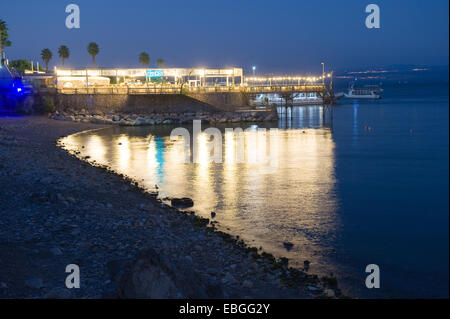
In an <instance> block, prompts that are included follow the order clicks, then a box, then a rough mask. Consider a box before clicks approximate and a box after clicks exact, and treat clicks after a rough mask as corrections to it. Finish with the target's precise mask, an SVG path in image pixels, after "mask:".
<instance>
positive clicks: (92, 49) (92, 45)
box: [87, 42, 100, 65]
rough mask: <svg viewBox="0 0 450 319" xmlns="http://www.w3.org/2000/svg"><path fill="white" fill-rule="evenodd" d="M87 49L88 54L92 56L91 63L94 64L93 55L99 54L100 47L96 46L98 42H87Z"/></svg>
mask: <svg viewBox="0 0 450 319" xmlns="http://www.w3.org/2000/svg"><path fill="white" fill-rule="evenodd" d="M87 50H88V52H89V54H90V55H91V56H92V63H93V64H94V65H95V56H96V55H97V54H99V52H100V49H99V48H98V44H97V43H95V42H91V43H89V45H88V47H87Z"/></svg>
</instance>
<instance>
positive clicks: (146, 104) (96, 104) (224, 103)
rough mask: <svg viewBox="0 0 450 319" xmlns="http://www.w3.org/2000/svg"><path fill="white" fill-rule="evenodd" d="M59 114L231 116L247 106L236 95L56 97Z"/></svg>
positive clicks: (232, 93) (72, 95)
mask: <svg viewBox="0 0 450 319" xmlns="http://www.w3.org/2000/svg"><path fill="white" fill-rule="evenodd" d="M53 98H54V100H55V105H56V108H57V110H59V111H68V110H72V111H81V110H84V111H85V112H87V113H105V114H106V113H107V114H110V113H121V114H153V113H179V114H181V113H186V112H207V113H220V112H233V111H235V109H236V108H238V107H245V106H246V105H247V103H246V98H245V96H244V95H243V94H241V93H238V92H230V93H219V92H218V93H195V94H189V95H183V94H170V95H169V94H158V95H126V94H96V95H94V94H93V95H88V94H58V95H56V96H54V97H53Z"/></svg>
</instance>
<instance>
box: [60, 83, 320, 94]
mask: <svg viewBox="0 0 450 319" xmlns="http://www.w3.org/2000/svg"><path fill="white" fill-rule="evenodd" d="M324 89H325V87H324V86H323V85H261V86H259V85H256V86H253V85H247V86H213V87H199V86H197V87H193V86H187V85H184V86H181V85H170V86H167V85H155V86H143V87H123V86H107V87H88V88H86V87H84V88H58V93H60V94H127V95H152V94H181V93H214V92H242V93H250V94H267V93H289V92H294V93H302V92H305V93H308V92H321V91H323V90H324Z"/></svg>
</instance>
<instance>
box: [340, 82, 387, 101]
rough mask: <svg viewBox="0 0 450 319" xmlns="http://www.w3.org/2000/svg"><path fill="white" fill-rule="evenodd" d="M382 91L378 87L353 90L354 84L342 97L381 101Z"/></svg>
mask: <svg viewBox="0 0 450 319" xmlns="http://www.w3.org/2000/svg"><path fill="white" fill-rule="evenodd" d="M382 91H383V90H382V89H381V88H380V87H379V86H375V85H370V86H369V85H368V86H365V87H363V88H355V87H354V84H352V85H351V86H350V88H349V89H348V93H344V96H345V97H346V98H348V99H381V92H382Z"/></svg>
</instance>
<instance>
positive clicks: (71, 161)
mask: <svg viewBox="0 0 450 319" xmlns="http://www.w3.org/2000/svg"><path fill="white" fill-rule="evenodd" d="M103 127H107V126H105V125H95V124H91V123H77V122H72V121H56V120H52V119H49V118H46V117H36V116H30V117H11V118H0V146H1V148H0V172H1V173H0V176H1V180H0V187H2V188H3V189H5V190H7V191H4V192H2V195H0V199H1V200H2V202H4V203H6V205H4V207H2V208H0V211H1V214H2V219H0V260H7V264H6V266H2V267H0V298H17V297H25V298H58V297H59V298H102V297H103V298H105V297H106V298H119V297H120V298H130V297H139V296H141V297H151V296H148V295H145V294H144V295H142V289H141V288H142V287H138V286H137V285H136V284H137V283H136V281H133V278H135V277H136V276H138V277H139V276H140V275H142V271H143V269H142V267H141V266H142V263H144V264H145V262H146V261H149V260H150V261H151V262H152V264H153V266H154V267H156V268H158V267H163V268H164V269H166V273H167V274H169V277H170V276H171V274H173V273H174V272H173V271H171V270H170V269H176V270H177V272H178V271H179V272H180V273H182V274H184V277H183V278H177V277H176V276H172V277H171V280H172V282H173V283H174V285H175V286H176V287H177V289H175V290H176V294H174V295H169V297H172V298H173V297H177V296H178V297H179V296H181V297H186V296H187V297H194V298H195V297H196V296H199V297H207V298H317V297H319V298H320V297H331V298H333V297H336V296H337V297H339V296H340V291H339V289H338V288H337V282H336V279H335V278H326V277H324V278H318V277H317V276H315V275H312V274H309V273H308V272H307V271H303V270H299V269H293V268H290V267H289V266H288V261H287V259H283V258H282V259H280V260H275V258H274V257H273V256H272V255H270V254H267V253H265V252H263V251H262V250H259V249H257V248H254V247H248V246H246V245H245V243H243V242H242V241H241V240H239V239H237V238H233V237H231V236H230V235H228V234H226V233H223V232H221V231H216V230H215V229H214V226H211V225H210V221H209V220H208V219H203V218H201V217H197V216H196V215H195V213H189V212H188V213H184V212H181V211H179V210H177V209H175V208H172V207H170V206H168V205H166V204H164V203H162V202H161V200H160V199H158V198H157V197H156V196H155V194H151V193H148V192H146V191H145V190H143V189H141V188H139V187H137V186H136V185H135V184H134V181H132V180H130V179H129V178H127V177H126V176H123V175H118V174H117V173H114V172H112V171H111V170H110V169H108V168H107V167H102V166H97V165H92V163H87V162H86V161H83V160H80V159H79V158H78V157H76V154H69V152H66V151H65V150H63V149H62V148H60V147H59V146H58V145H57V141H59V139H60V138H62V137H65V136H67V135H71V134H75V133H80V132H82V131H86V130H90V129H101V128H103ZM37 133H38V134H37ZM43 172H45V173H43ZM71 263H75V264H78V265H79V266H80V272H81V288H80V289H72V290H69V289H66V288H65V285H64V282H65V278H66V275H67V274H66V273H65V271H64V270H65V266H66V265H67V264H71ZM139 267H141V268H139ZM158 269H159V268H158ZM144 270H145V269H144ZM139 272H141V273H139ZM130 278H131V279H130ZM139 278H142V276H140V277H139ZM186 278H190V279H189V280H187V282H184V283H183V281H186V280H185V279H186ZM144 281H145V280H144ZM189 282H190V284H189ZM192 283H194V284H192ZM197 283H199V285H198V288H195V289H194V287H192V286H193V285H196V284H197ZM183 284H185V285H186V286H185V287H180V286H182V285H183ZM5 286H6V287H5ZM1 287H4V288H1ZM208 287H213V289H210V288H208ZM178 288H179V289H178ZM211 291H213V292H211Z"/></svg>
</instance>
